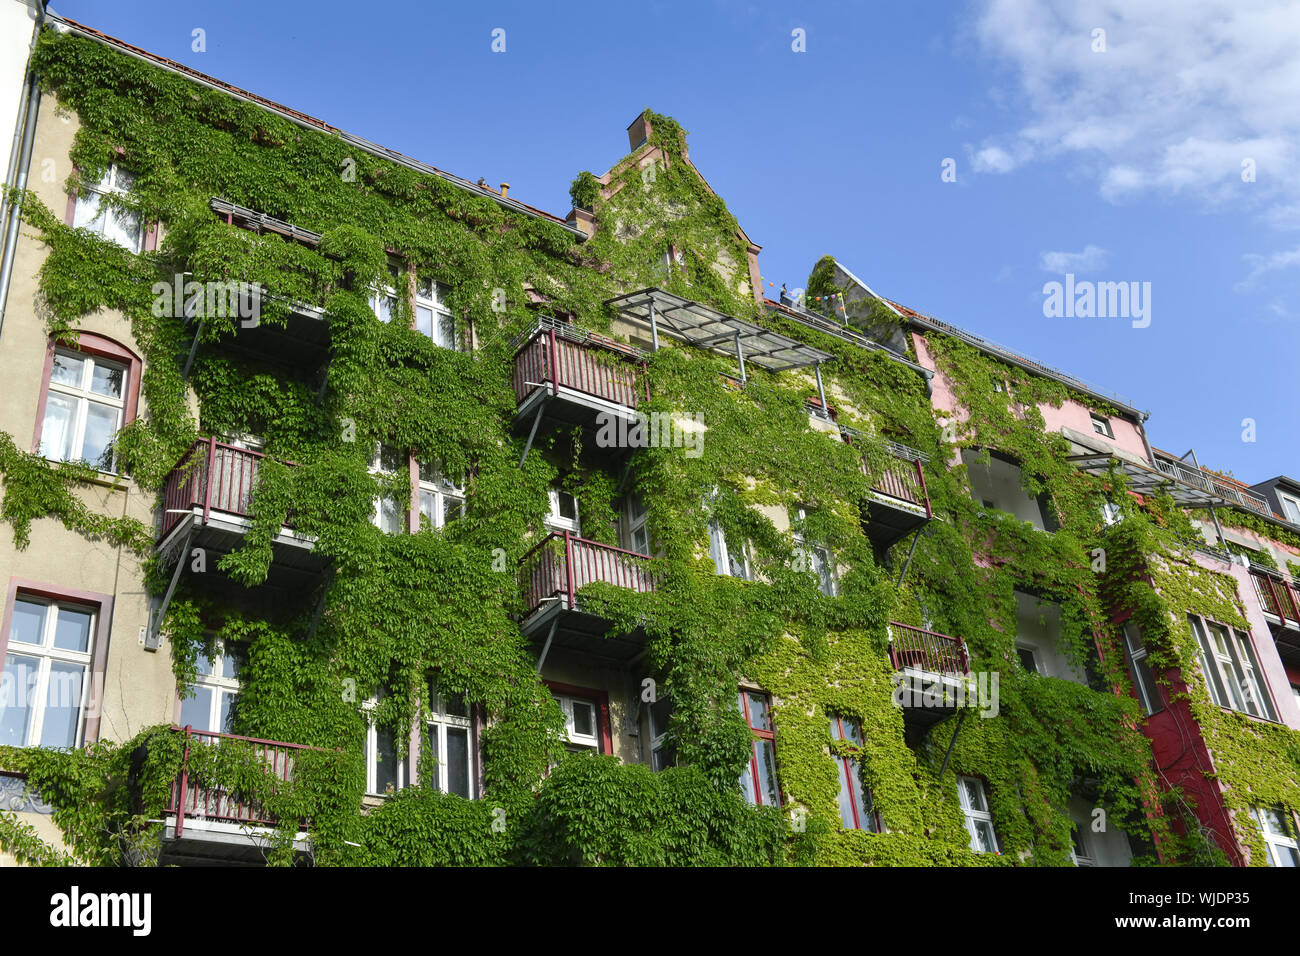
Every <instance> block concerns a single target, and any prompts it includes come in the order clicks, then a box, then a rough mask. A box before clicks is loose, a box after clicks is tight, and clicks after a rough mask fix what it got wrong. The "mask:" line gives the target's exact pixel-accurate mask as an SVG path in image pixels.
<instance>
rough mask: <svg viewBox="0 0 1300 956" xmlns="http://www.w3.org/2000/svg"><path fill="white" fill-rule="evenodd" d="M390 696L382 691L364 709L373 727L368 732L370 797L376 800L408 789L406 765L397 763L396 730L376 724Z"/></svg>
mask: <svg viewBox="0 0 1300 956" xmlns="http://www.w3.org/2000/svg"><path fill="white" fill-rule="evenodd" d="M387 696H388V694H387V692H386V691H382V690H381V691H380V692H378V693H377V694H376V695H375V696H374V697H372V698H371V699H370V700H368V701H366V702H365V704H364V705H363V709H364V710H365V711H366V712H367V713H366V719H367V721H368V724H369V725H368V726H367V728H366V793H368V794H371V795H375V796H378V795H386V794H392V793H396V792H397V791H398V790H401V789H402V788H403V787H405V786H406V764H405V762H404V761H400V760H398V759H397V735H396V734H395V733H394V732H393V728H392V727H390V726H387V725H381V724H379V723H378V722H376V720H375V716H374V710H375V708H376V707H378V706H379V702H380V701H381V700H383V699H384V698H385V697H387Z"/></svg>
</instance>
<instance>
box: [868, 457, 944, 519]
mask: <svg viewBox="0 0 1300 956" xmlns="http://www.w3.org/2000/svg"><path fill="white" fill-rule="evenodd" d="M889 450H890V453H891V454H892V455H893V458H891V459H890V461H889V463H888V464H887V465H886V466H885V468H884V470H883V471H882V472H881V473H880V474H879V475H872V474H870V473H869V472H867V470H866V469H867V463H866V460H865V459H864V460H863V465H862V467H863V471H864V473H866V474H867V477H869V478H873V479H874V481H873V483H872V485H871V490H872V491H874V492H876V493H877V494H881V495H884V496H885V497H887V498H895V499H897V500H899V501H904V502H907V503H908V504H910V505H916V506H918V507H921V508H924V509H925V516H926V517H927V518H932V517H934V514H933V512H932V511H931V510H930V495H929V494H928V493H927V492H926V490H925V472H924V471H922V470H921V459H920V457H919V456H920V452H916V451H913V450H912V449H910V448H907V447H906V446H904V445H899V444H896V443H894V442H890V443H889Z"/></svg>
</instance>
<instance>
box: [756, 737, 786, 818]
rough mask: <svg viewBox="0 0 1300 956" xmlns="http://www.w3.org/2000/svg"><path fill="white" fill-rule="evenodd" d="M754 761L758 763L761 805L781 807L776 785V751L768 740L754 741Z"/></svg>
mask: <svg viewBox="0 0 1300 956" xmlns="http://www.w3.org/2000/svg"><path fill="white" fill-rule="evenodd" d="M754 759H755V760H756V761H758V785H759V787H760V788H761V791H762V794H763V804H764V806H769V807H779V806H780V805H781V795H780V792H779V790H778V789H777V785H776V751H775V750H774V749H773V747H772V741H770V740H756V741H754Z"/></svg>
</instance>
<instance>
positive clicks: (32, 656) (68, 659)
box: [0, 592, 100, 748]
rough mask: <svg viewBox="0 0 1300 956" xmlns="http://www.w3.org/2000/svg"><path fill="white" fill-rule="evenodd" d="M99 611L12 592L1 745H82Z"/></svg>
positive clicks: (0, 692)
mask: <svg viewBox="0 0 1300 956" xmlns="http://www.w3.org/2000/svg"><path fill="white" fill-rule="evenodd" d="M99 612H100V609H99V608H98V607H94V606H91V605H80V604H75V603H65V602H63V601H55V600H49V599H46V598H42V597H38V596H36V595H33V594H26V593H23V592H15V594H14V599H13V603H12V607H11V612H10V621H9V634H8V644H7V646H6V647H5V656H4V670H3V671H0V744H4V745H6V746H10V747H64V748H68V747H77V746H79V745H80V744H81V742H82V741H83V739H84V738H85V732H84V731H85V727H84V726H83V725H84V721H83V717H84V714H85V709H86V703H87V699H86V698H87V696H88V691H89V681H88V680H87V678H88V677H89V675H90V665H91V652H92V648H91V642H92V635H93V634H94V633H95V628H96V623H97V618H98V615H99Z"/></svg>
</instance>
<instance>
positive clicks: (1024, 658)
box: [1016, 644, 1042, 674]
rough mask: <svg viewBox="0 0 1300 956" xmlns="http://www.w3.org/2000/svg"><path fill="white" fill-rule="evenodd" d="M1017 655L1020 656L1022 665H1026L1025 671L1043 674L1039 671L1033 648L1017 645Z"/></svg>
mask: <svg viewBox="0 0 1300 956" xmlns="http://www.w3.org/2000/svg"><path fill="white" fill-rule="evenodd" d="M1016 653H1017V654H1018V655H1020V663H1021V664H1022V665H1024V668H1025V670H1027V671H1029V673H1031V674H1041V673H1042V671H1041V670H1039V667H1038V660H1037V659H1036V658H1035V657H1034V649H1033V648H1032V647H1026V646H1025V645H1024V644H1017V645H1016Z"/></svg>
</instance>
